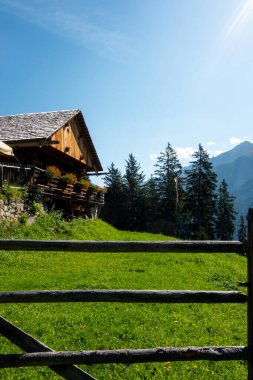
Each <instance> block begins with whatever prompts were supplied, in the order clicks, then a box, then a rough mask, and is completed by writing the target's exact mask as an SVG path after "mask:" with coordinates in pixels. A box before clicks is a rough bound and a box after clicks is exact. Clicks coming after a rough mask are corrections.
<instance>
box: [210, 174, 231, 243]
mask: <svg viewBox="0 0 253 380" xmlns="http://www.w3.org/2000/svg"><path fill="white" fill-rule="evenodd" d="M235 215H236V212H235V209H234V197H232V196H230V195H229V192H228V185H227V183H226V181H225V180H223V181H222V182H221V184H220V186H219V189H218V196H217V206H216V220H215V232H216V238H217V239H219V240H232V238H233V234H234V230H235V226H234V221H235Z"/></svg>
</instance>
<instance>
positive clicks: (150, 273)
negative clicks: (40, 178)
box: [0, 214, 247, 380]
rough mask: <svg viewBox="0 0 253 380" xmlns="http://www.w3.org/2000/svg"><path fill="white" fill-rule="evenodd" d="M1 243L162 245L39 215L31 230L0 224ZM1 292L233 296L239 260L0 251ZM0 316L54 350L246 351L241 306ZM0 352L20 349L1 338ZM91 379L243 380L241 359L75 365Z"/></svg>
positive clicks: (102, 306) (14, 311) (50, 309)
mask: <svg viewBox="0 0 253 380" xmlns="http://www.w3.org/2000/svg"><path fill="white" fill-rule="evenodd" d="M0 237H1V238H33V239H82V240H168V237H165V236H163V235H153V234H146V233H131V232H125V231H118V230H116V229H114V228H113V227H111V226H109V225H108V224H106V223H104V222H102V221H100V220H95V221H84V220H73V221H72V222H69V223H67V222H63V221H62V220H61V218H60V217H59V215H58V214H51V215H50V214H49V215H43V216H41V217H40V218H38V219H37V221H36V222H35V223H34V224H33V225H32V226H27V225H20V226H15V225H14V226H13V225H3V226H2V228H1V231H0ZM0 255H1V270H0V284H1V285H0V286H1V290H2V291H7V290H9V291H11V290H35V289H167V290H169V289H191V290H194V289H199V290H241V288H238V286H237V281H245V280H246V259H245V257H242V256H239V255H235V254H223V255H222V254H182V253H172V254H164V253H163V254H161V253H152V254H151V253H149V254H145V253H122V254H119V253H118V254H116V253H111V254H110V253H71V252H6V251H2V252H1V251H0ZM0 307H1V315H2V316H3V317H5V318H7V319H8V320H10V321H11V322H13V323H14V324H16V325H17V326H19V327H20V328H22V329H23V330H25V331H26V332H28V333H30V334H31V335H33V336H34V337H36V338H37V339H39V340H41V341H42V342H43V343H45V344H46V345H48V346H49V347H51V348H52V349H54V350H86V349H87V350H96V349H120V348H130V349H137V348H155V347H172V346H178V347H185V346H208V345H246V305H236V304H230V305H229V304H228V305H209V304H202V305H198V304H189V305H184V304H181V305H173V304H171V305H165V304H117V303H114V304H109V303H108V304H106V303H94V304H92V303H65V304H64V303H63V304H61V303H59V304H53V303H52V304H9V305H1V306H0ZM0 352H1V353H17V352H21V350H20V349H18V348H17V347H15V346H14V345H13V344H11V343H9V342H8V341H7V340H6V339H5V338H0ZM82 367H83V368H85V370H86V371H87V372H88V373H90V374H91V375H93V376H94V377H96V378H97V379H99V380H102V379H103V380H108V379H114V380H116V379H123V380H126V379H130V380H148V379H152V380H153V379H157V380H158V379H159V380H161V379H169V380H170V379H192V380H196V379H197V380H199V379H212V380H214V379H215V380H220V379H228V380H231V379H233V380H242V379H246V376H247V366H246V363H244V362H237V361H236V362H232V361H231V362H217V363H215V362H207V361H196V362H182V363H180V362H171V363H170V362H167V363H151V364H134V365H94V366H82ZM0 378H1V379H4V380H14V379H18V380H20V379H25V380H27V379H59V376H58V375H56V374H54V372H52V371H51V370H50V369H47V368H42V367H38V368H35V367H34V368H15V369H2V370H0Z"/></svg>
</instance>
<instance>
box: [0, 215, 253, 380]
mask: <svg viewBox="0 0 253 380" xmlns="http://www.w3.org/2000/svg"><path fill="white" fill-rule="evenodd" d="M0 250H21V251H69V252H74V251H75V252H83V253H84V255H85V252H111V253H123V252H143V253H146V254H148V253H150V252H162V253H164V254H167V253H170V252H177V253H178V254H180V253H181V252H190V253H198V252H199V253H205V252H208V253H210V252H212V253H240V254H242V253H245V246H244V245H243V244H242V243H240V242H237V241H232V242H231V241H228V242H224V241H183V242H182V241H178V242H175V241H173V242H171V241H169V242H129V241H128V242H115V241H114V242H108V241H106V242H94V241H35V240H5V239H4V240H0ZM246 252H247V267H248V280H247V282H245V283H242V284H241V285H242V286H245V287H247V290H248V291H247V295H245V294H243V293H241V292H237V291H193V290H192V291H190V290H186V291H176V290H170V291H166V290H54V291H52V290H48V291H22V292H20V291H18V292H16V291H15V292H13V291H12V292H0V303H14V302H15V303H21V302H31V303H34V302H128V303H129V302H131V303H132V302H141V303H247V310H248V315H247V321H248V344H247V346H229V347H227V346H213V347H183V348H178V347H163V348H151V349H137V350H130V349H129V350H128V349H125V350H101V351H63V352H62V351H59V352H55V351H53V350H52V349H51V348H49V347H47V346H45V345H44V344H43V343H41V342H39V341H38V340H37V339H35V338H33V337H32V336H30V335H28V334H27V333H25V332H24V331H22V330H21V329H20V328H18V327H17V326H15V325H13V324H12V323H11V322H9V321H7V320H6V319H4V318H0V333H1V334H2V335H3V336H4V337H6V338H7V339H9V340H10V341H11V342H13V343H14V344H15V345H17V346H18V347H20V348H22V349H23V350H24V351H25V352H26V353H25V354H2V355H0V368H9V367H22V366H48V367H50V368H51V369H52V370H53V371H54V372H56V373H58V374H59V375H60V376H62V377H63V378H65V379H73V380H78V379H93V380H94V377H92V376H91V375H90V374H88V373H86V372H85V371H83V370H82V369H80V368H79V367H77V366H75V364H106V363H129V364H130V363H131V364H132V363H145V362H166V361H192V360H214V361H224V360H245V361H247V362H248V379H249V380H253V273H252V272H253V209H250V210H249V213H248V242H247V247H246Z"/></svg>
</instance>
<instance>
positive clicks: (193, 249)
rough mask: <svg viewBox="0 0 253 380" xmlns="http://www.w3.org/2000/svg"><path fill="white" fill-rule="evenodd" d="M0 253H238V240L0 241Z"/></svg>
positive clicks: (239, 244) (240, 247) (239, 245)
mask: <svg viewBox="0 0 253 380" xmlns="http://www.w3.org/2000/svg"><path fill="white" fill-rule="evenodd" d="M0 250H15V251H68V252H101V253H106V252H147V253H151V252H161V253H168V252H178V253H180V252H182V253H186V252H189V253H204V252H205V253H242V251H243V244H242V243H241V242H239V241H155V242H154V241H82V240H18V239H0Z"/></svg>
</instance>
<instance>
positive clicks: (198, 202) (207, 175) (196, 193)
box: [185, 144, 217, 239]
mask: <svg viewBox="0 0 253 380" xmlns="http://www.w3.org/2000/svg"><path fill="white" fill-rule="evenodd" d="M193 158H194V159H195V160H193V161H191V162H190V168H189V169H188V170H186V171H185V175H186V176H185V212H186V213H187V216H188V220H189V222H190V223H191V225H192V237H193V238H195V239H213V238H214V213H215V199H216V183H217V179H216V178H217V176H216V174H215V172H214V171H213V170H212V163H211V162H210V160H209V156H208V153H207V152H206V151H205V150H204V149H203V147H202V145H201V144H199V148H198V150H197V151H196V152H195V153H194V154H193Z"/></svg>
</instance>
